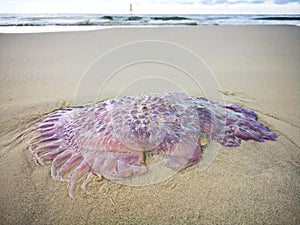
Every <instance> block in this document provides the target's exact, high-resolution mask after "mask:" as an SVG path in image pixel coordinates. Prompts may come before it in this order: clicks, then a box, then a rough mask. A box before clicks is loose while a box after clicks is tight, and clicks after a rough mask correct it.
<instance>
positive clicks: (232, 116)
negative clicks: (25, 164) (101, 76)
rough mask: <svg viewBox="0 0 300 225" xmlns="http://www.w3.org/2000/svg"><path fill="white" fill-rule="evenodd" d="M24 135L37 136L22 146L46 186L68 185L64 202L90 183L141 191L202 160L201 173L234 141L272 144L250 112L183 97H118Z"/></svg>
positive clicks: (63, 114)
mask: <svg viewBox="0 0 300 225" xmlns="http://www.w3.org/2000/svg"><path fill="white" fill-rule="evenodd" d="M28 131H32V132H34V133H35V134H36V133H37V134H38V135H37V136H35V137H34V138H32V139H31V140H30V142H29V150H30V152H31V154H32V155H33V156H34V158H35V159H36V161H37V162H38V163H39V164H41V165H44V162H45V161H50V162H51V170H50V171H51V176H52V178H53V179H55V180H58V181H65V182H67V183H68V187H69V195H70V196H71V197H73V189H74V185H75V184H76V183H80V184H81V188H82V189H83V190H86V186H87V184H88V183H89V182H91V180H92V179H93V178H94V177H98V178H101V179H102V178H105V179H108V180H113V181H118V182H120V181H124V183H126V184H133V185H146V184H149V183H155V182H159V181H161V180H163V179H166V178H168V177H169V176H171V175H173V174H174V173H176V171H178V170H182V169H184V168H186V167H188V166H191V165H194V164H196V163H198V162H199V161H200V160H201V158H202V156H203V162H204V164H203V165H204V166H203V167H202V169H203V168H205V167H207V166H208V164H209V163H211V161H212V159H213V158H214V157H215V155H216V153H217V150H218V149H219V148H218V146H217V145H215V143H219V144H220V145H223V146H226V147H235V146H239V145H240V143H241V140H255V141H258V142H262V141H264V140H276V138H277V135H276V134H275V133H273V132H271V131H270V130H269V129H268V128H267V127H265V126H264V125H263V124H262V123H260V122H259V121H258V116H257V114H256V113H255V112H253V111H251V110H249V109H245V108H242V107H239V106H237V105H232V104H222V103H219V102H215V101H212V100H208V99H206V98H193V97H190V96H188V95H186V94H185V93H183V92H172V93H161V94H141V95H136V96H124V97H121V98H116V99H111V100H107V101H103V102H99V103H96V104H92V105H86V106H76V107H71V108H66V109H61V110H57V111H55V112H53V113H50V114H49V115H46V116H44V117H43V118H41V119H40V120H38V121H37V122H36V123H35V124H34V125H33V126H31V127H30V128H28V130H27V131H26V133H28ZM206 156H207V157H206ZM152 159H154V160H152ZM151 162H152V163H151ZM161 165H163V166H164V167H165V168H167V169H168V171H167V172H166V171H164V170H162V167H161ZM139 174H143V176H145V175H147V174H150V175H151V179H150V178H147V177H146V178H145V179H144V180H139V181H137V182H134V180H130V178H132V177H143V176H133V175H139ZM161 174H162V175H161ZM79 180H81V182H79ZM129 181H130V182H131V183H130V182H129Z"/></svg>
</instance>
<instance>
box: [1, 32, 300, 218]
mask: <svg viewBox="0 0 300 225" xmlns="http://www.w3.org/2000/svg"><path fill="white" fill-rule="evenodd" d="M140 44H141V45H140ZM0 46H1V47H0V113H1V114H0V115H1V116H0V127H1V129H0V171H1V179H0V189H1V191H0V224H300V193H299V190H300V176H299V175H300V168H299V163H300V150H299V146H300V139H299V134H300V117H299V112H300V88H299V84H300V74H299V72H300V64H299V59H300V28H299V27H296V26H207V27H192V28H191V27H182V28H175V27H174V28H118V29H117V28H116V29H106V30H99V31H86V32H60V33H40V34H0ZM143 46H144V47H143ZM160 56H161V57H160ZM197 60H198V61H197ZM130 63H131V64H130ZM181 63H182V64H181ZM175 64H176V65H175ZM120 68H121V69H120ZM207 68H209V69H207ZM197 71H198V72H199V73H200V75H199V74H198V75H197ZM202 73H203V74H205V73H208V74H210V75H208V77H206V75H205V76H203V77H202ZM139 74H140V76H144V77H146V78H143V79H139V77H138V76H139ZM170 74H173V75H174V80H175V81H174V82H173V83H172V82H170V80H171V79H172V77H168V76H171V75H170ZM190 74H192V75H195V77H197V78H196V80H197V82H198V83H200V86H201V88H199V86H197V85H195V82H194V83H193V82H192V81H189V82H188V80H189V79H190V78H191V77H193V76H190ZM155 75H156V76H155ZM173 75H172V76H173ZM160 76H162V79H160ZM99 77H100V78H99ZM108 78H109V79H108ZM212 78H213V79H212ZM209 79H212V80H209ZM103 81H105V82H104V84H105V85H104V86H103V87H102V86H101V85H102V84H101V82H103ZM131 81H134V82H131ZM144 81H145V82H144ZM99 82H100V83H99ZM130 82H131V83H130ZM197 82H196V83H197ZM100 86H101V91H100V92H99V89H100ZM179 86H180V87H182V88H183V89H184V90H185V91H187V92H188V93H189V94H190V95H193V96H201V95H206V96H208V97H209V98H212V99H216V100H222V98H224V101H225V102H227V103H235V104H238V105H241V106H243V107H246V108H250V109H252V110H255V111H256V112H258V115H259V119H260V120H261V121H262V122H263V123H264V124H265V125H267V126H268V127H269V128H270V129H271V130H272V131H274V132H276V133H277V134H278V136H279V138H278V141H276V142H264V143H256V142H253V141H248V142H242V145H241V146H240V147H238V148H225V147H222V148H221V149H220V152H219V153H218V155H217V157H216V159H215V160H214V161H213V162H212V164H211V165H210V166H209V167H208V168H207V169H206V170H204V171H202V172H201V171H199V168H198V167H197V165H196V166H193V167H190V168H187V169H186V170H183V171H181V172H179V173H177V174H175V175H174V176H172V177H171V178H169V179H167V180H165V181H163V182H160V183H157V184H153V185H148V186H141V187H132V186H126V185H120V184H117V183H113V182H109V181H103V182H102V183H101V182H98V181H94V182H93V183H92V184H91V185H90V188H91V189H92V190H93V191H94V192H95V193H96V194H97V195H98V196H100V197H98V198H95V197H92V196H90V195H86V194H85V193H84V192H83V191H81V190H80V189H77V190H76V191H75V199H73V200H72V199H71V198H69V196H68V194H67V188H66V183H62V182H55V181H54V180H52V178H51V177H50V172H49V167H41V166H39V165H37V164H36V163H35V162H34V160H33V157H32V156H31V155H30V153H29V151H28V144H27V142H26V141H25V140H24V141H22V140H20V139H16V136H17V135H18V134H19V133H20V132H22V130H23V129H25V127H26V126H28V125H29V124H30V123H31V122H32V121H34V120H35V119H37V118H40V117H41V116H42V115H45V114H47V113H49V112H52V111H53V110H55V109H58V108H62V107H65V106H70V105H73V104H84V103H88V102H94V101H96V100H103V99H106V98H111V97H116V96H118V95H122V94H124V93H125V94H127V93H129V94H131V93H138V92H143V91H145V92H149V91H151V90H153V91H168V90H172V89H176V88H179ZM164 88H165V89H166V90H165V89H164ZM99 93H100V94H99Z"/></svg>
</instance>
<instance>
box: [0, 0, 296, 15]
mask: <svg viewBox="0 0 300 225" xmlns="http://www.w3.org/2000/svg"><path fill="white" fill-rule="evenodd" d="M130 3H132V5H133V13H135V14H145V13H150V14H153V13H171V14H184V13H195V14H205V13H299V14H300V0H0V13H107V14H112V13H121V14H123V13H128V12H129V5H130Z"/></svg>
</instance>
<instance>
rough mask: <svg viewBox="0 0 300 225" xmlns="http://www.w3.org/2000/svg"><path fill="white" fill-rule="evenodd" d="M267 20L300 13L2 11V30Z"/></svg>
mask: <svg viewBox="0 0 300 225" xmlns="http://www.w3.org/2000/svg"><path fill="white" fill-rule="evenodd" d="M265 24H268V25H277V24H281V25H296V26H300V14H296V15H295V14H293V15H288V14H276V15H275V14H268V15H265V14H231V15H229V14H226V15H225V14H223V15H222V14H200V15H198V14H197V15H196V14H191V15H186V14H185V15H166V14H160V15H158V14H155V15H148V14H147V15H133V14H123V15H107V14H106V15H103V14H0V32H1V33H28V32H49V31H74V30H93V29H101V28H111V27H130V26H134V27H139V26H143V27H145V26H146V27H147V26H152V27H153V26H155V27H156V26H159V27H161V26H205V25H265Z"/></svg>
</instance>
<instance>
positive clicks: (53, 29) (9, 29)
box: [0, 24, 300, 34]
mask: <svg viewBox="0 0 300 225" xmlns="http://www.w3.org/2000/svg"><path fill="white" fill-rule="evenodd" d="M215 26H225V27H228V26H229V27H230V26H296V27H299V26H300V24H246V25H240V24H236V25H235V24H210V25H195V26H178V25H177V26H171V25H170V26H155V25H145V26H142V25H140V26H134V25H132V26H0V34H39V33H59V32H85V31H99V30H107V29H136V28H141V29H156V28H162V29H164V28H166V29H168V28H171V29H174V28H179V29H182V28H186V27H187V28H199V27H215Z"/></svg>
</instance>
